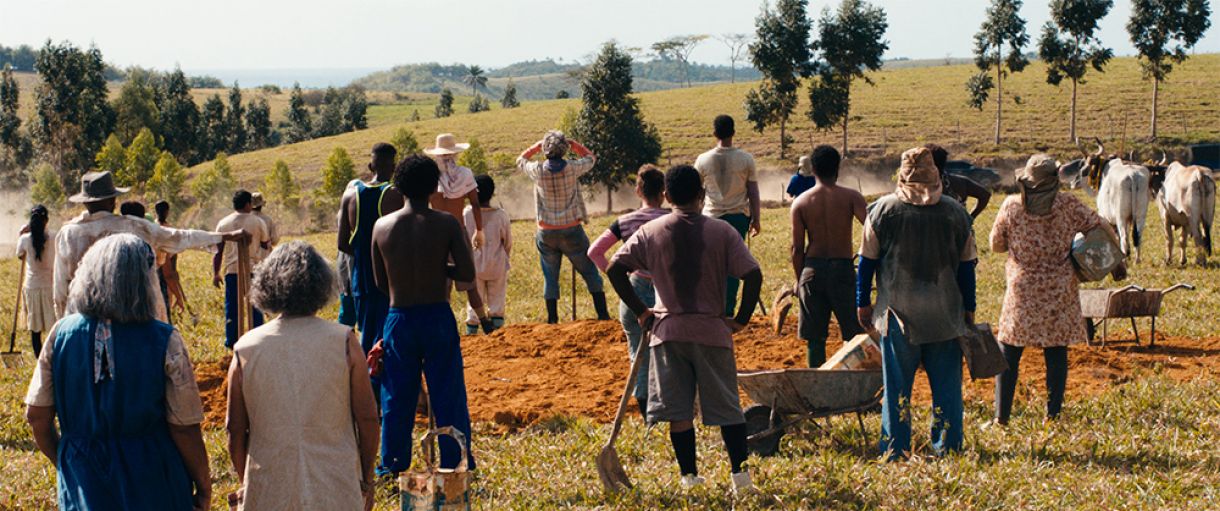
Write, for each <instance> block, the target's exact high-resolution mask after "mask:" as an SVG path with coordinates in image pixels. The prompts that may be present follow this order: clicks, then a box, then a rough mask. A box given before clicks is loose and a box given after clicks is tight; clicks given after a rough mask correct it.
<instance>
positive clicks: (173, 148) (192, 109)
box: [157, 69, 203, 163]
mask: <svg viewBox="0 0 1220 511" xmlns="http://www.w3.org/2000/svg"><path fill="white" fill-rule="evenodd" d="M157 97H158V98H159V99H160V104H159V105H158V106H159V107H160V122H159V123H158V124H159V125H160V126H161V138H162V144H164V146H165V150H167V151H169V152H170V153H171V154H173V155H174V157H176V158H178V159H180V160H182V161H185V162H188V163H198V162H200V161H203V156H202V155H199V154H197V153H195V148H196V147H197V146H198V144H196V138H197V137H198V133H199V107H198V106H197V105H195V100H194V99H193V98H192V97H191V87H190V85H188V84H187V80H186V75H184V74H183V73H182V70H181V69H174V72H172V73H170V74H169V76H168V77H167V78H166V79H165V80H164V85H163V87H162V89H161V90H160V91H158V94H157Z"/></svg>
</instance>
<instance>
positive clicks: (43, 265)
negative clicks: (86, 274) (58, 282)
mask: <svg viewBox="0 0 1220 511" xmlns="http://www.w3.org/2000/svg"><path fill="white" fill-rule="evenodd" d="M17 257H20V258H23V259H25V283H24V284H23V285H22V289H21V292H22V299H23V300H24V303H22V305H21V306H22V308H24V309H25V324H26V328H27V329H28V330H29V331H31V332H40V333H46V332H47V331H48V330H50V329H51V326H53V325H54V324H55V321H56V320H58V319H59V317H58V315H56V314H55V232H54V231H48V232H47V240H46V242H45V243H43V245H42V257H41V258H39V257H37V254H36V253H35V250H34V241H33V239H32V238H30V235H29V233H26V234H22V235H21V238H20V239H18V241H17Z"/></svg>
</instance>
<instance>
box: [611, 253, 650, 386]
mask: <svg viewBox="0 0 1220 511" xmlns="http://www.w3.org/2000/svg"><path fill="white" fill-rule="evenodd" d="M631 288H632V289H634V290H635V295H636V296H638V297H640V301H642V302H644V305H647V306H649V307H652V306H654V305H656V304H657V290H656V288H654V287H652V280H651V279H646V278H644V277H640V276H638V275H634V274H633V275H631ZM618 320H619V322H620V323H622V324H623V333H625V334H627V350H628V354H629V355H630V357H631V359H632V360H635V352H636V348H637V347H639V345H640V338H641V337H642V336H643V335H644V332H643V329H641V328H640V322H639V321H638V320H637V319H636V316H635V313H634V312H631V309H630V308H629V307H627V304H626V303H623V302H622V301H620V302H619V303H618ZM640 356H642V357H644V360H642V361H640V373H639V374H638V375H636V378H635V397H636V399H639V400H640V401H641V402H644V403H647V402H648V350H647V349H646V350H644V353H643V354H642V355H640Z"/></svg>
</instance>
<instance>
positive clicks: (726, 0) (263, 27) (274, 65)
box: [0, 0, 1220, 72]
mask: <svg viewBox="0 0 1220 511" xmlns="http://www.w3.org/2000/svg"><path fill="white" fill-rule="evenodd" d="M873 1H874V3H875V4H877V5H880V6H882V7H884V8H885V10H886V11H887V13H888V19H889V23H890V27H889V31H888V32H887V34H886V38H887V39H888V40H889V42H890V50H889V52H888V54H887V57H890V58H893V57H908V58H912V59H920V58H943V57H945V56H953V57H969V56H970V53H971V51H972V36H973V34H974V32H976V31H977V30H978V26H979V23H980V22H981V21H982V18H983V14H984V9H985V7H986V5H987V4H988V3H989V2H987V1H985V0H957V1H954V0H873ZM837 3H838V2H837V1H833V2H832V1H831V0H811V1H810V14H811V17H813V18H814V19H816V18H817V17H818V15H819V13H820V12H821V10H822V9H823V8H824V7H826V6H828V5H837ZM761 6H762V2H761V0H597V1H585V0H569V1H561V2H556V1H544V0H466V1H448V2H446V1H437V0H432V1H425V2H421V1H417V0H397V1H394V0H346V1H335V0H330V1H322V0H241V1H238V0H208V1H206V2H199V1H193V2H188V1H183V0H0V44H4V45H6V46H15V45H17V44H31V45H34V46H40V45H41V44H42V43H43V42H45V41H46V40H47V39H48V38H50V39H53V40H55V41H61V40H68V41H71V42H73V43H75V44H77V45H81V46H88V45H90V44H96V45H97V46H98V48H100V49H101V50H102V53H103V55H104V56H105V58H106V60H107V61H110V62H112V63H115V64H118V65H119V66H120V67H125V66H129V65H139V66H143V67H153V68H157V69H169V68H172V67H174V66H175V65H179V66H181V67H182V68H183V69H184V70H186V71H188V72H190V71H191V70H202V69H264V70H265V69H335V68H362V69H377V68H388V67H390V66H393V65H395V64H401V63H412V62H440V63H446V64H448V63H462V64H478V65H481V66H484V67H492V68H494V67H500V66H504V65H507V64H510V63H513V62H517V61H521V60H529V59H545V58H548V57H549V58H554V59H556V60H559V59H563V61H565V62H566V61H571V60H580V61H586V60H588V58H589V56H590V55H592V54H593V53H594V52H595V51H596V50H597V49H598V47H599V46H600V45H601V43H603V42H605V41H607V40H610V39H615V40H617V41H619V42H620V43H622V44H623V45H625V46H628V47H639V48H647V47H648V46H649V45H650V44H651V43H653V42H655V41H658V40H661V39H664V38H666V37H669V36H674V35H683V34H723V33H738V32H741V33H753V30H754V17H755V16H756V15H757V14H758V12H759V9H760V7H761ZM1217 7H1220V6H1217ZM1047 11H1048V7H1047V1H1046V0H1033V1H1028V2H1026V5H1025V6H1024V8H1023V9H1022V14H1023V15H1024V17H1025V18H1026V19H1027V20H1028V25H1027V29H1028V30H1029V32H1030V37H1031V39H1033V40H1036V39H1037V35H1038V33H1039V32H1040V27H1041V26H1042V24H1043V23H1045V22H1046V20H1047V17H1048V12H1047ZM1129 16H1130V3H1129V1H1128V0H1116V2H1115V6H1114V9H1113V10H1112V11H1111V12H1110V14H1109V16H1107V17H1106V18H1105V19H1104V20H1103V21H1102V25H1101V37H1102V40H1103V42H1104V43H1105V44H1106V45H1108V46H1110V47H1112V48H1114V49H1115V52H1116V53H1117V54H1119V55H1130V54H1132V53H1134V49H1133V48H1132V47H1131V43H1130V42H1129V41H1128V37H1127V34H1126V30H1125V28H1124V26H1125V24H1126V21H1127V18H1128V17H1129ZM1213 17H1214V16H1213ZM1217 31H1220V28H1217V27H1213V28H1212V30H1210V31H1209V33H1208V34H1207V36H1206V37H1205V38H1204V39H1203V40H1202V41H1201V42H1200V43H1199V45H1198V46H1197V48H1196V51H1197V52H1220V34H1218V33H1217ZM815 32H816V29H815ZM694 59H695V60H696V61H700V62H707V63H717V64H719V63H724V64H727V63H728V51H727V49H726V48H725V47H724V46H723V45H722V44H721V43H720V42H718V41H715V40H708V41H706V42H704V43H703V44H702V45H701V46H700V47H699V48H698V49H697V50H696V52H695V54H694Z"/></svg>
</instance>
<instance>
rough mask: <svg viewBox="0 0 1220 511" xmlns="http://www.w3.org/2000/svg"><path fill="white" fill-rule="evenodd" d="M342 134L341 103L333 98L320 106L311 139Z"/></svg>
mask: <svg viewBox="0 0 1220 511" xmlns="http://www.w3.org/2000/svg"><path fill="white" fill-rule="evenodd" d="M340 133H343V102H342V101H339V100H338V98H335V100H334V101H331V102H330V103H325V104H323V105H322V108H321V111H320V112H319V115H318V122H315V123H314V125H313V137H314V138H322V137H329V136H332V135H338V134H340Z"/></svg>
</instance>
